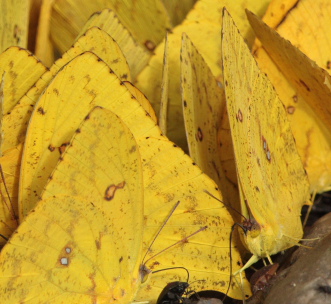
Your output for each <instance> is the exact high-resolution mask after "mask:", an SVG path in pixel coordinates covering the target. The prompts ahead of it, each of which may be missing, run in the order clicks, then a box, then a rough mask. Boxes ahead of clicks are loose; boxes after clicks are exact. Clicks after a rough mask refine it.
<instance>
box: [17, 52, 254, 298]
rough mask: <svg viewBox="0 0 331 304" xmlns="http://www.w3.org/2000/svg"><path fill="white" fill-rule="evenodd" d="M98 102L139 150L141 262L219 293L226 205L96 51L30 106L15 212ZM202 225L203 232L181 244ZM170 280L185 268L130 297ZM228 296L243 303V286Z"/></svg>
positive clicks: (36, 190)
mask: <svg viewBox="0 0 331 304" xmlns="http://www.w3.org/2000/svg"><path fill="white" fill-rule="evenodd" d="M91 67H93V68H91ZM97 105H99V106H103V107H107V108H108V109H110V110H111V111H112V112H114V113H115V114H116V115H118V116H119V117H120V118H121V120H122V121H123V123H124V124H126V125H127V126H128V128H129V129H130V131H131V132H132V134H133V136H134V138H135V139H136V141H137V143H138V146H139V151H140V155H141V159H142V167H143V187H144V218H145V223H144V225H145V228H144V232H145V233H144V237H143V253H144V254H145V253H146V252H147V251H148V253H147V257H146V259H145V260H142V261H141V263H145V262H146V266H147V267H148V268H150V269H152V270H157V269H164V268H166V267H169V265H175V266H180V267H185V268H187V269H188V270H189V271H190V274H191V278H192V280H193V279H195V280H199V283H196V284H197V287H198V289H202V290H208V289H215V290H219V291H223V292H225V291H226V289H227V284H228V283H229V278H230V259H229V236H230V232H231V226H232V224H233V221H232V219H231V217H230V215H229V213H228V212H227V211H226V208H224V206H222V204H221V203H220V202H218V201H217V200H215V199H214V198H212V197H210V196H209V195H208V194H206V193H205V192H204V190H208V191H209V192H211V193H213V194H214V195H215V196H216V197H219V198H220V199H221V197H220V194H219V192H218V191H217V190H216V189H215V188H216V185H215V184H214V183H213V182H212V180H210V179H209V178H208V177H207V176H206V175H204V174H203V173H202V172H201V170H200V169H199V168H198V167H197V166H196V165H195V164H194V163H193V161H192V160H191V159H190V158H189V157H188V156H187V155H185V153H184V152H183V151H182V150H181V149H180V148H178V147H176V146H175V145H174V144H173V143H172V142H170V141H169V140H168V139H167V138H166V137H165V136H163V135H162V134H161V132H160V129H159V128H158V126H157V125H156V123H155V121H153V120H152V119H151V118H150V115H149V114H148V113H147V112H146V111H145V110H144V109H143V108H142V106H141V105H140V103H139V102H138V101H137V100H136V98H134V97H133V96H132V95H131V93H130V92H129V91H128V89H127V88H126V86H125V85H123V83H122V82H121V81H120V80H119V79H118V78H117V77H116V75H115V74H114V73H113V72H112V71H111V70H110V69H109V67H108V66H107V65H106V64H105V63H104V62H103V61H102V60H100V59H99V58H98V57H97V56H95V55H94V54H91V53H85V54H83V55H81V56H78V57H77V58H75V59H73V60H72V61H71V62H69V63H68V64H67V65H66V66H65V67H64V68H63V69H62V70H61V71H59V73H58V74H57V75H56V76H55V77H54V79H53V80H52V82H51V83H50V84H49V85H48V87H47V89H46V90H45V91H44V93H43V95H42V96H41V98H40V99H39V101H38V104H37V105H36V108H35V111H34V113H33V115H32V118H31V121H30V126H29V130H28V135H27V138H26V145H25V150H24V156H23V160H22V163H23V168H22V175H21V178H22V179H21V181H22V183H21V185H23V188H22V189H21V190H22V192H21V194H22V196H21V197H22V200H21V201H20V202H21V203H22V207H21V213H20V215H21V216H22V217H24V216H25V214H27V213H28V210H30V209H31V208H33V207H34V206H33V205H32V204H31V203H32V202H33V201H34V204H35V203H36V201H37V199H36V198H38V197H40V196H41V193H42V190H43V187H44V186H43V185H45V184H46V182H47V179H48V177H49V175H50V174H51V172H52V171H53V169H54V168H55V166H56V163H57V161H58V159H59V158H61V153H63V150H65V148H66V146H67V145H68V143H69V141H70V138H71V136H72V134H73V133H74V131H75V129H77V128H78V126H79V122H80V121H81V120H82V119H83V118H84V117H85V116H86V114H87V113H88V112H89V111H90V110H91V109H92V108H93V107H95V106H97ZM146 108H148V107H146ZM59 113H61V114H60V115H59ZM91 149H92V150H93V148H91ZM123 157H125V154H124V155H123ZM53 179H54V177H53ZM57 187H58V186H57ZM50 193H52V192H51V191H50ZM44 195H45V194H44ZM43 197H44V196H43ZM178 201H179V202H180V204H179V206H178V207H177V208H176V210H175V212H174V214H173V215H172V216H171V217H170V219H169V221H168V222H167V224H166V226H165V228H164V229H163V230H162V232H161V233H160V235H159V236H158V237H157V240H156V242H155V243H154V244H153V245H152V247H151V249H150V251H149V250H148V248H149V247H150V245H151V242H152V239H153V238H154V237H155V236H156V234H157V232H158V231H159V230H160V227H161V226H162V224H163V223H164V222H165V220H166V219H167V218H168V217H169V214H170V212H171V210H172V209H173V208H174V206H175V205H176V203H177V202H178ZM206 225H207V226H208V228H207V229H206V230H204V231H200V232H199V233H197V234H196V235H194V237H192V238H190V239H188V240H187V242H186V241H183V240H186V237H188V236H189V235H190V234H192V233H195V232H197V231H198V230H200V229H201V228H202V227H204V226H206ZM176 242H179V243H178V244H177V246H175V247H174V248H171V249H168V250H166V251H164V252H163V253H162V254H160V255H158V256H155V257H153V256H154V254H155V253H158V252H161V251H162V250H163V249H166V248H167V247H168V246H169V245H173V244H175V243H176ZM232 252H233V261H234V263H233V264H234V268H235V269H239V268H240V266H238V265H241V260H240V257H239V253H238V252H237V250H236V249H235V248H233V251H232ZM202 257H203V258H202ZM202 261H203V262H202ZM208 269H209V270H208ZM210 269H212V270H210ZM174 279H177V280H186V279H187V274H186V272H185V271H183V270H175V272H174V271H173V272H170V273H169V272H166V271H165V272H162V273H161V272H160V273H158V274H155V275H154V274H153V275H152V276H151V278H150V281H149V282H148V283H146V289H142V290H141V291H139V293H138V295H137V298H136V299H140V300H146V299H147V300H150V301H155V300H156V299H157V297H158V295H159V293H160V292H161V290H162V289H163V288H164V286H165V285H166V284H167V283H168V282H171V281H173V280H174ZM218 282H222V283H221V284H219V283H218ZM246 287H247V283H245V288H246ZM146 291H147V292H146ZM248 293H249V291H248V288H246V294H248ZM230 295H231V296H234V297H237V298H241V297H242V290H241V287H240V286H237V285H233V288H231V290H230Z"/></svg>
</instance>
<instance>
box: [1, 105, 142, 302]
mask: <svg viewBox="0 0 331 304" xmlns="http://www.w3.org/2000/svg"><path fill="white" fill-rule="evenodd" d="M142 227H143V186H142V168H141V160H140V156H139V150H138V148H137V143H136V141H135V140H134V138H133V136H132V134H131V132H130V131H129V129H128V128H127V127H126V126H125V125H124V124H123V123H122V121H121V120H120V119H119V118H118V117H117V116H116V115H114V114H113V113H111V112H110V111H105V110H103V109H100V108H97V109H95V110H94V111H93V112H92V113H91V114H90V115H89V116H87V117H86V119H85V121H84V122H83V123H82V124H81V126H80V127H79V129H78V130H77V131H76V133H75V135H74V137H73V139H72V141H71V142H70V144H69V146H68V149H67V150H66V152H65V153H64V155H63V157H62V158H61V160H60V161H59V163H58V165H57V167H56V169H55V170H54V172H53V173H52V176H51V178H50V179H49V183H48V185H47V186H46V188H45V191H44V195H43V199H42V200H41V201H39V203H38V204H37V206H36V208H35V209H34V210H33V211H32V212H31V213H30V214H29V215H28V216H27V217H26V219H25V220H24V221H23V223H22V224H21V225H20V226H19V228H18V230H17V231H16V233H15V234H14V236H13V237H12V238H11V239H10V241H9V242H8V243H7V245H6V246H5V247H4V249H3V250H2V252H1V255H0V290H1V292H0V301H1V303H8V304H10V303H64V302H66V303H110V302H121V303H130V302H131V301H132V300H133V297H134V295H135V293H136V291H137V289H138V286H139V281H140V278H139V266H140V265H139V261H141V256H140V254H141V244H142Z"/></svg>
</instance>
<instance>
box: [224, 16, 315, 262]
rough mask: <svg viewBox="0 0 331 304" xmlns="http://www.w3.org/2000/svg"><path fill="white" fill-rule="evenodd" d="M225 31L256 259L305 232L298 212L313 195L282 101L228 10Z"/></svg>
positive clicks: (232, 113) (232, 112) (229, 95)
mask: <svg viewBox="0 0 331 304" xmlns="http://www.w3.org/2000/svg"><path fill="white" fill-rule="evenodd" d="M222 35H223V40H222V41H223V42H222V52H223V73H224V84H225V92H226V99H227V109H228V113H229V118H230V126H231V133H232V139H233V143H234V150H235V158H236V165H237V174H238V179H239V184H240V186H241V194H242V198H243V200H242V201H241V204H242V212H243V214H244V215H245V216H246V217H247V218H249V217H250V218H253V220H255V221H256V222H257V223H258V225H259V227H260V231H259V233H258V235H257V234H253V233H250V231H248V232H247V236H246V237H245V241H246V244H247V246H248V248H249V249H250V251H251V252H252V254H253V255H254V256H255V259H258V258H259V257H265V256H270V255H272V254H275V253H277V252H279V251H282V250H284V249H286V248H289V247H291V246H294V245H296V244H297V243H298V241H299V240H300V239H301V238H302V234H303V232H302V224H301V221H300V212H301V207H302V205H303V204H305V203H306V202H308V200H309V183H308V179H307V175H306V172H305V170H304V168H303V165H302V162H301V159H300V157H299V155H298V153H297V150H296V146H295V141H294V138H293V135H292V132H291V128H290V124H289V122H288V120H287V117H286V112H285V109H284V106H283V105H282V103H281V101H280V99H279V98H278V96H277V94H276V93H275V91H274V89H273V87H272V85H271V83H270V81H269V80H268V78H267V76H266V75H264V74H263V73H261V72H260V70H259V68H258V66H257V64H256V62H255V60H254V59H253V57H252V55H251V54H250V52H249V49H248V47H247V46H246V45H245V42H244V40H243V38H242V37H241V36H240V33H239V31H238V29H237V28H236V26H235V25H234V23H233V21H232V18H231V17H230V15H229V14H228V13H227V11H226V10H224V17H223V31H222ZM246 203H247V208H248V210H246Z"/></svg>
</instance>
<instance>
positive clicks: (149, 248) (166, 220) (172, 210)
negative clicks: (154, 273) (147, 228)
mask: <svg viewBox="0 0 331 304" xmlns="http://www.w3.org/2000/svg"><path fill="white" fill-rule="evenodd" d="M179 203H180V201H178V202H177V203H176V204H175V206H174V207H173V208H172V209H171V211H170V214H169V215H168V217H167V218H166V219H165V221H164V222H163V224H162V226H161V227H160V229H159V231H158V232H157V233H156V235H155V237H154V239H153V241H152V243H151V244H150V245H149V247H148V249H147V251H146V253H145V255H144V258H143V263H142V264H146V262H147V261H149V260H150V259H148V260H147V261H146V262H144V260H145V258H146V256H147V254H148V252H149V251H150V250H151V248H152V246H153V244H154V242H155V240H156V238H157V237H158V236H159V234H160V232H161V231H162V229H163V227H164V226H165V224H166V223H167V222H168V221H169V219H170V217H171V216H172V214H173V213H174V212H175V210H176V208H177V207H178V205H179Z"/></svg>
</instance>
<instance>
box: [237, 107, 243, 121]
mask: <svg viewBox="0 0 331 304" xmlns="http://www.w3.org/2000/svg"><path fill="white" fill-rule="evenodd" d="M236 119H237V121H240V122H243V119H244V118H243V113H242V112H241V110H240V109H239V110H238V113H237V115H236Z"/></svg>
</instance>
